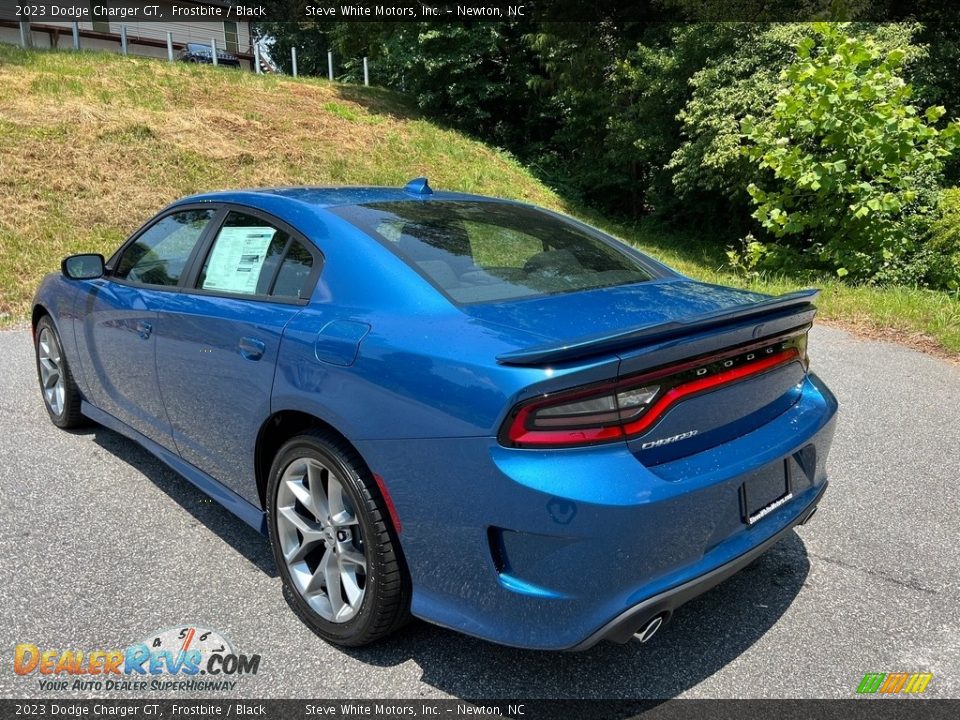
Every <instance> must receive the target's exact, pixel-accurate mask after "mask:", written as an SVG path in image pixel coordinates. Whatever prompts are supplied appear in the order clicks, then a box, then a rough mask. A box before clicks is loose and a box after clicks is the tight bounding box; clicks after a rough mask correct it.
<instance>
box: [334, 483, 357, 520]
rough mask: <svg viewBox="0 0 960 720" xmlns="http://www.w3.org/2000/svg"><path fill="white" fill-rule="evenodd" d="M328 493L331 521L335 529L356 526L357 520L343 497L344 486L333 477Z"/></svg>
mask: <svg viewBox="0 0 960 720" xmlns="http://www.w3.org/2000/svg"><path fill="white" fill-rule="evenodd" d="M327 492H328V495H329V498H330V521H331V522H332V523H333V525H334V527H346V526H348V525H356V524H357V518H356V517H355V516H354V514H353V510H352V509H351V508H350V506H349V505H348V504H347V502H346V500H345V499H344V497H343V486H342V485H341V484H340V483H339V482H337V481H336V480H334V479H333V478H332V477H331V478H330V487H329V489H328V491H327Z"/></svg>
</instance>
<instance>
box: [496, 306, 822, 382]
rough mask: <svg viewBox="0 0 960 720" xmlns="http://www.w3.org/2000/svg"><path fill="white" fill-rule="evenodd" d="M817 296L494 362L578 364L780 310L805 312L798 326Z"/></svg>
mask: <svg viewBox="0 0 960 720" xmlns="http://www.w3.org/2000/svg"><path fill="white" fill-rule="evenodd" d="M819 296H820V291H819V290H800V291H798V292H792V293H788V294H786V295H781V296H779V297H772V298H770V299H768V300H761V301H759V302H756V303H751V304H749V305H734V306H733V307H728V308H723V309H722V310H714V311H712V312H709V313H704V314H702V315H694V316H692V317H691V318H689V319H687V320H671V321H669V322H665V323H659V324H657V325H642V326H640V327H635V328H629V329H626V330H617V331H616V332H612V333H600V334H597V335H587V336H585V337H581V338H577V339H575V340H570V341H567V342H563V343H552V344H547V345H536V346H533V347H529V348H523V349H522V350H512V351H511V352H508V353H503V354H502V355H498V356H497V362H499V363H500V364H501V365H546V364H549V363H558V362H565V361H568V360H578V359H580V358H583V357H588V356H590V355H600V354H602V353H609V352H616V351H617V350H622V349H624V348H626V347H635V346H637V345H648V344H652V343H654V342H660V341H662V340H669V339H670V338H674V337H677V336H680V335H688V334H690V333H693V332H698V331H702V330H709V329H711V328H714V327H719V326H722V325H729V324H731V323H734V322H738V321H741V320H749V319H750V318H754V317H760V316H761V315H769V314H772V313H778V314H780V313H779V311H783V310H796V311H807V312H808V313H809V317H808V318H805V319H804V320H803V321H802V322H810V320H812V319H813V313H814V312H815V311H816V308H814V307H813V303H814V301H816V299H817V298H818V297H819ZM798 324H802V323H798Z"/></svg>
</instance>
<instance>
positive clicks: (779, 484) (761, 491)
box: [740, 459, 793, 525]
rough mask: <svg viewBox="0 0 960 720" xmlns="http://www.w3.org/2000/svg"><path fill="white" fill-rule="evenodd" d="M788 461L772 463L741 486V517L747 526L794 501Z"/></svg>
mask: <svg viewBox="0 0 960 720" xmlns="http://www.w3.org/2000/svg"><path fill="white" fill-rule="evenodd" d="M788 460H789V459H784V460H783V461H782V462H777V463H771V464H770V465H768V466H767V467H765V468H764V469H762V470H759V471H757V472H755V473H753V474H752V475H751V476H749V477H748V478H747V479H746V480H744V482H743V484H742V485H741V486H740V515H741V518H742V519H743V522H745V523H746V524H747V525H755V524H756V523H758V522H760V520H762V519H763V518H764V517H766V516H767V515H769V514H770V513H772V512H773V511H774V510H776V509H777V508H778V507H780V506H781V505H784V504H786V503H788V502H790V500H792V499H793V491H792V483H791V482H790V479H791V478H790V464H789V461H788Z"/></svg>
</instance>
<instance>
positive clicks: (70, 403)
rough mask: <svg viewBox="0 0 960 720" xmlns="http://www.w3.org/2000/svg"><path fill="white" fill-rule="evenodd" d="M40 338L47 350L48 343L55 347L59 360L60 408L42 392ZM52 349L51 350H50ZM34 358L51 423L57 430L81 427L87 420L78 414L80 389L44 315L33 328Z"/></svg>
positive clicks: (48, 319) (50, 323) (51, 323)
mask: <svg viewBox="0 0 960 720" xmlns="http://www.w3.org/2000/svg"><path fill="white" fill-rule="evenodd" d="M41 338H43V341H44V343H45V344H47V346H48V348H50V347H51V346H50V343H52V344H53V346H55V349H56V356H57V357H59V358H60V362H59V363H58V366H59V373H60V375H61V377H62V378H63V402H62V404H60V403H59V402H58V403H57V404H58V405H60V407H54V406H52V405H51V402H50V401H48V399H47V397H46V394H45V392H44V382H43V370H42V369H41V354H42V349H41ZM51 349H52V348H51ZM34 357H35V359H36V363H37V379H38V380H39V381H40V396H41V398H43V406H44V407H45V408H46V409H47V414H48V415H49V416H50V420H51V422H52V423H53V424H54V425H56V426H57V427H58V428H62V429H64V430H68V429H70V428H77V427H82V426H83V425H86V424H87V419H86V418H85V417H84V416H83V415H81V414H80V401H81V400H82V397H83V396H82V395H81V394H80V388H78V387H77V383H76V382H75V381H74V379H73V373H72V372H71V371H70V365H69V363H68V362H67V358H66V355H64V353H63V343H62V342H61V340H60V334H59V333H58V332H57V328H56V326H55V325H54V324H53V320H51V319H50V316H49V315H44V316H43V317H41V318H40V320H39V322H37V326H36V328H34Z"/></svg>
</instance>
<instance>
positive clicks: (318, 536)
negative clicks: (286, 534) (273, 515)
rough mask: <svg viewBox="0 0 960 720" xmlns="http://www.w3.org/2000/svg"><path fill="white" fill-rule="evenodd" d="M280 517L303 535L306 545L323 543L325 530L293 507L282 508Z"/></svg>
mask: <svg viewBox="0 0 960 720" xmlns="http://www.w3.org/2000/svg"><path fill="white" fill-rule="evenodd" d="M280 517H282V518H283V519H284V520H286V521H287V522H288V523H290V524H291V525H293V527H295V528H296V529H297V530H299V531H300V534H301V535H303V542H304V544H307V543H316V542H322V541H323V530H322V528H320V527H319V525H318V524H317V523H314V522H310V521H309V520H307V519H306V518H305V517H303V515H301V514H300V513H298V512H297V511H296V510H295V509H294V508H292V507H282V508H280Z"/></svg>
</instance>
